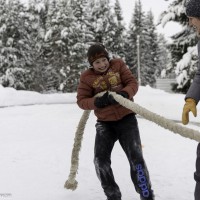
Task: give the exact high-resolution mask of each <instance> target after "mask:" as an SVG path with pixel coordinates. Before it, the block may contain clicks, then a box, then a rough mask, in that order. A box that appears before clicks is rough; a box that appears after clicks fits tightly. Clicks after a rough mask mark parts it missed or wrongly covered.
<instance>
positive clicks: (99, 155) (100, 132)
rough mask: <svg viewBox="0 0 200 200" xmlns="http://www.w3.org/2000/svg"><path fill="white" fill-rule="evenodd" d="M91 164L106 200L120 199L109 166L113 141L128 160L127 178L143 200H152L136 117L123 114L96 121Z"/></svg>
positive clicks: (118, 190) (119, 193)
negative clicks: (112, 120)
mask: <svg viewBox="0 0 200 200" xmlns="http://www.w3.org/2000/svg"><path fill="white" fill-rule="evenodd" d="M96 131H97V132H96V139H95V151H94V164H95V168H96V172H97V176H98V178H99V180H100V182H101V185H102V188H103V190H104V193H105V195H106V196H107V199H108V200H121V192H120V189H119V187H118V185H117V184H116V182H115V179H114V176H113V172H112V169H111V159H110V158H111V152H112V149H113V146H114V144H115V142H116V141H117V140H119V143H120V145H121V147H122V148H123V150H124V152H125V153H126V156H127V158H128V161H129V163H130V171H131V179H132V181H133V184H134V186H135V189H136V191H137V192H138V193H139V194H140V197H141V199H143V200H153V199H154V198H153V191H152V189H151V183H150V179H149V173H148V170H147V167H146V164H145V161H144V158H143V154H142V148H141V141H140V135H139V130H138V125H137V119H136V117H135V115H134V114H131V115H127V116H126V117H124V118H123V119H122V120H119V121H116V122H102V121H101V122H100V121H98V122H97V123H96Z"/></svg>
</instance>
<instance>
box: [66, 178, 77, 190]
mask: <svg viewBox="0 0 200 200" xmlns="http://www.w3.org/2000/svg"><path fill="white" fill-rule="evenodd" d="M77 186H78V182H77V181H76V180H67V181H66V182H65V185H64V188H66V189H68V190H72V191H74V190H76V188H77Z"/></svg>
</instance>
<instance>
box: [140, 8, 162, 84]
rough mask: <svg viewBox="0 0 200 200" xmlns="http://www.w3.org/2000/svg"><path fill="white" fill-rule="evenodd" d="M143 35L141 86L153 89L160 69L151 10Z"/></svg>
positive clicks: (146, 19)
mask: <svg viewBox="0 0 200 200" xmlns="http://www.w3.org/2000/svg"><path fill="white" fill-rule="evenodd" d="M142 35H143V38H144V43H143V44H142V48H141V49H142V51H141V72H140V73H141V84H142V85H150V86H152V87H153V86H154V85H155V82H156V71H157V68H158V41H157V33H156V27H155V25H154V17H153V13H152V12H151V10H150V11H149V12H147V14H146V16H145V19H144V27H143V33H142Z"/></svg>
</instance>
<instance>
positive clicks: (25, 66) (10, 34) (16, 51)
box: [0, 0, 32, 89]
mask: <svg viewBox="0 0 200 200" xmlns="http://www.w3.org/2000/svg"><path fill="white" fill-rule="evenodd" d="M0 4H1V7H0V9H1V10H0V13H1V20H0V46H1V58H0V60H1V62H0V77H1V80H0V82H1V84H2V85H4V86H9V87H14V88H16V89H29V82H30V80H31V77H30V74H29V70H30V69H29V67H30V66H31V64H32V58H31V56H30V52H31V49H30V40H29V35H28V30H27V28H26V25H27V24H25V19H24V18H25V15H24V10H25V8H24V6H23V4H21V3H20V1H19V0H9V1H3V0H1V2H0ZM2 9H3V10H2Z"/></svg>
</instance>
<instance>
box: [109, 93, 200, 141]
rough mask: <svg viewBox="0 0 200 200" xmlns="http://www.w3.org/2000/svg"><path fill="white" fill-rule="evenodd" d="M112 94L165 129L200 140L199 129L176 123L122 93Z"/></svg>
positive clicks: (119, 101)
mask: <svg viewBox="0 0 200 200" xmlns="http://www.w3.org/2000/svg"><path fill="white" fill-rule="evenodd" d="M110 94H112V96H113V97H114V99H115V100H116V101H117V102H118V103H120V105H122V106H124V107H126V108H128V109H130V110H132V111H133V112H135V113H137V114H139V115H141V116H142V117H144V118H145V119H147V120H149V121H152V122H154V123H156V124H158V125H159V126H161V127H163V128H165V129H168V130H170V131H172V132H174V133H178V134H179V135H181V136H183V137H186V138H190V139H193V140H196V141H198V142H200V132H199V131H196V130H193V129H191V128H187V127H183V126H182V125H179V124H176V123H175V122H173V121H172V120H169V119H166V118H164V117H162V116H160V115H158V114H155V113H153V112H151V111H149V110H147V109H145V108H143V107H141V106H139V105H138V104H136V103H134V102H132V101H129V100H128V99H125V98H123V97H122V96H121V95H117V94H116V93H114V92H110Z"/></svg>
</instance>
